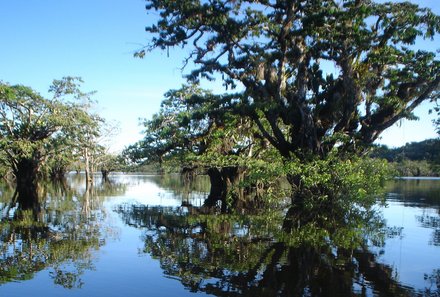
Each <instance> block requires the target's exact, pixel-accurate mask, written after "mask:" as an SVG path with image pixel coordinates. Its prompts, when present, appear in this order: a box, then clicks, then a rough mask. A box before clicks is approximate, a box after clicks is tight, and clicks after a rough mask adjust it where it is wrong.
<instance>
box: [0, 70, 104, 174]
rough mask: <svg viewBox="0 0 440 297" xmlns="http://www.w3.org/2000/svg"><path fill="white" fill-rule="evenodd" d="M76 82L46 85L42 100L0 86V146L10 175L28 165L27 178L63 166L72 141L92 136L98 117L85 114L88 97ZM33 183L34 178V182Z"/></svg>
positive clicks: (21, 88)
mask: <svg viewBox="0 0 440 297" xmlns="http://www.w3.org/2000/svg"><path fill="white" fill-rule="evenodd" d="M81 82H82V81H81V79H79V78H75V77H65V78H63V79H62V80H55V81H54V82H53V85H52V86H51V87H50V90H49V91H50V92H51V93H52V94H53V98H52V99H45V98H43V97H42V96H40V95H39V94H38V93H37V92H35V91H34V90H32V89H31V88H29V87H25V86H21V85H14V86H10V85H8V84H5V83H1V84H0V135H1V138H0V147H1V149H2V150H3V151H4V153H5V154H6V156H5V158H2V161H4V162H5V163H6V164H7V166H9V167H10V168H11V169H12V170H13V172H14V174H15V175H16V176H20V172H22V171H23V169H22V166H21V164H23V162H28V164H33V165H32V166H33V168H29V167H28V168H26V170H28V171H32V172H33V173H31V175H32V174H33V175H36V174H40V173H41V172H42V169H43V166H44V165H48V166H49V167H52V168H53V169H59V168H65V167H66V166H67V164H68V163H69V162H71V161H72V160H73V159H74V158H75V154H76V155H77V153H78V151H77V150H76V149H75V147H78V146H77V145H78V142H83V138H84V137H86V135H89V134H94V133H97V132H96V131H97V130H96V127H97V123H98V121H99V120H98V118H97V116H96V115H92V114H90V113H89V112H88V111H87V108H88V106H89V104H90V102H91V101H90V96H91V94H92V93H83V92H82V91H80V83H81ZM33 179H35V176H34V178H33Z"/></svg>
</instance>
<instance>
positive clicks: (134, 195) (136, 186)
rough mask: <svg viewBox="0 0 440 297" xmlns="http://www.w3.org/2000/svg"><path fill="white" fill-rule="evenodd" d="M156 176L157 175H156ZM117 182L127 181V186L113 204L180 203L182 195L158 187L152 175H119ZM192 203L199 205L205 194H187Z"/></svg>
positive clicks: (161, 204) (159, 204)
mask: <svg viewBox="0 0 440 297" xmlns="http://www.w3.org/2000/svg"><path fill="white" fill-rule="evenodd" d="M156 178H157V177H156ZM117 180H118V182H121V183H127V184H129V187H128V188H127V191H126V192H125V194H124V195H123V196H120V197H118V199H116V200H113V202H111V203H114V204H121V203H129V202H130V203H131V202H132V203H134V204H143V205H148V206H164V207H176V206H181V205H182V200H183V198H182V197H179V196H178V195H176V194H175V193H174V192H173V191H171V190H169V189H166V188H163V187H160V186H159V185H158V184H157V183H156V182H155V181H154V177H153V176H148V175H125V176H124V175H121V176H118V177H117ZM189 198H190V202H191V203H192V204H193V205H196V206H199V205H201V204H202V203H203V199H204V198H205V195H204V194H202V193H195V194H191V195H190V196H189Z"/></svg>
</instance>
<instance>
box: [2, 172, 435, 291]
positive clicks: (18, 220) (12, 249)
mask: <svg viewBox="0 0 440 297" xmlns="http://www.w3.org/2000/svg"><path fill="white" fill-rule="evenodd" d="M206 182H207V180H204V181H203V179H202V181H201V182H199V183H197V181H196V183H195V184H184V183H182V180H181V179H180V178H177V179H176V178H175V177H173V176H167V177H158V176H145V175H122V174H121V175H113V176H110V182H109V183H101V181H100V177H98V176H97V177H96V178H95V185H94V186H93V187H91V188H89V189H88V190H87V189H86V187H85V183H84V179H83V177H82V176H81V175H75V174H72V175H69V176H68V179H67V181H66V183H59V184H49V185H47V186H46V187H45V188H44V191H43V193H42V195H43V197H44V199H42V200H41V201H40V203H41V211H39V212H32V210H24V209H22V208H20V207H19V206H17V205H16V204H15V203H11V197H13V196H14V189H13V187H9V186H7V185H2V184H0V194H1V195H0V214H1V221H0V295H1V296H3V295H6V296H13V295H14V294H16V295H17V296H27V295H29V293H30V292H33V290H34V288H35V286H40V287H44V289H45V290H46V291H45V292H47V296H68V295H75V296H78V295H81V296H94V295H96V292H98V290H103V291H102V293H103V294H105V295H108V296H122V295H124V294H125V295H127V296H143V295H145V292H149V293H152V292H154V293H152V294H153V295H160V294H162V296H184V295H190V294H196V295H204V294H211V295H215V296H439V295H440V289H439V288H440V264H439V262H438V261H437V259H439V256H440V244H439V231H438V230H439V224H440V222H439V220H440V219H439V218H440V214H439V208H440V203H439V188H440V181H437V182H432V181H396V182H393V183H391V184H390V185H388V191H389V193H390V194H389V199H388V202H387V203H388V206H387V207H386V208H383V209H382V208H377V210H378V211H377V212H374V211H373V212H365V211H360V210H359V211H358V212H356V211H353V212H351V213H350V214H349V215H346V216H344V217H343V218H342V217H341V220H337V219H336V218H332V220H331V223H330V221H327V222H328V223H327V224H322V222H324V221H323V220H322V221H321V224H318V223H316V222H315V224H314V223H313V222H310V223H309V224H306V225H302V226H300V227H297V228H293V229H292V230H291V231H290V232H288V233H286V231H285V229H284V228H283V225H285V220H286V213H287V211H286V210H283V209H275V208H266V209H264V210H263V211H260V212H258V211H255V212H253V213H248V214H242V213H239V214H221V213H219V212H215V211H214V212H212V211H208V210H206V209H204V208H203V207H199V206H200V205H202V204H203V199H204V198H206V194H207V192H208V190H209V184H207V183H206ZM110 197H111V199H110ZM381 214H383V215H381ZM336 217H337V216H336ZM325 218H328V217H325ZM293 225H295V224H293ZM295 226H296V225H295ZM114 232H117V236H118V239H120V240H110V239H111V238H113V237H112V236H113V234H114ZM139 251H140V252H139ZM98 260H99V261H98ZM157 264H160V267H159V265H157ZM95 270H96V271H95ZM38 272H43V273H38ZM92 272H93V273H92ZM37 274H38V276H39V277H35V276H36V275H37ZM163 276H165V277H163ZM31 278H34V280H33V281H29V282H28V281H26V282H24V281H25V280H30V279H31ZM48 278H49V280H48ZM173 280H174V281H173ZM176 280H177V281H176ZM17 281H19V282H20V283H19V284H16V283H15V282H17ZM47 282H49V283H50V284H55V285H56V287H57V291H56V290H55V289H53V288H48V289H46V288H47V287H50V286H47ZM6 283H8V284H7V285H6ZM121 283H122V285H121ZM26 287H27V291H26V289H23V288H26ZM60 288H66V289H67V290H59V289H60ZM71 288H81V290H69V289H71ZM103 288H105V290H104V289H103ZM185 289H186V290H185ZM127 290H129V292H128V291H127ZM5 292H6V294H4V293H5ZM11 292H13V293H12V294H11ZM69 292H72V293H69ZM100 292H101V291H100ZM191 292H192V293H191ZM58 293H60V294H58ZM156 293H157V294H156Z"/></svg>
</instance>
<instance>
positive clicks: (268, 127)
mask: <svg viewBox="0 0 440 297" xmlns="http://www.w3.org/2000/svg"><path fill="white" fill-rule="evenodd" d="M146 8H147V10H148V11H155V12H157V13H158V18H157V22H156V23H153V24H151V25H150V26H148V27H147V28H146V31H147V32H149V33H150V34H151V36H152V39H151V42H150V44H149V45H148V46H147V47H146V48H145V49H143V50H140V51H139V52H138V53H137V55H138V56H141V57H142V56H143V55H144V54H145V53H146V52H147V51H148V50H153V49H156V48H159V49H162V50H163V49H168V48H170V47H175V46H176V47H187V48H189V49H190V50H191V51H190V53H189V55H188V57H187V59H186V60H185V63H186V64H193V65H194V69H193V70H192V71H191V72H190V74H189V75H188V78H189V79H191V80H198V79H200V78H201V77H202V78H207V79H216V78H219V77H221V78H222V79H223V82H224V84H225V85H226V86H227V87H238V88H242V90H243V92H242V93H241V94H240V96H237V98H235V100H236V102H238V101H239V102H240V103H241V105H242V111H241V112H242V113H244V114H246V115H247V116H249V117H251V118H252V119H253V121H254V122H255V124H256V125H257V126H258V127H259V129H260V132H261V134H262V135H263V136H264V137H265V138H266V139H267V140H268V141H269V142H270V143H271V144H272V146H273V147H275V148H276V149H277V150H278V151H279V153H280V154H281V155H282V156H283V157H284V158H285V161H286V163H289V162H292V161H295V162H302V163H304V162H305V163H314V162H319V161H320V160H321V161H322V160H324V161H325V162H327V160H329V158H330V157H331V158H333V159H334V160H335V162H338V160H342V159H346V158H347V155H350V157H348V158H351V156H353V153H355V154H361V153H363V152H364V150H365V148H366V147H367V146H368V145H370V144H371V143H373V142H374V141H375V140H376V139H377V138H378V137H379V135H380V134H381V133H382V132H383V131H384V130H385V129H387V128H388V127H390V126H392V125H393V124H394V123H396V122H397V121H398V120H400V119H403V118H407V119H412V118H414V116H413V111H414V109H415V108H416V107H417V106H418V105H420V104H421V103H422V102H424V101H429V100H437V98H438V96H439V92H438V91H439V83H440V75H439V70H440V62H439V60H438V59H437V57H436V54H435V53H433V52H428V51H424V50H418V49H416V47H415V44H416V42H418V41H420V40H422V39H432V38H434V36H435V35H436V34H437V33H438V32H439V31H440V18H439V17H438V16H436V15H435V14H433V13H432V12H431V11H430V10H429V9H426V8H419V7H418V6H417V5H415V4H411V3H409V2H402V3H393V2H387V3H375V2H374V1H371V0H343V1H334V0H316V1H300V0H288V1H274V0H269V1H267V0H259V1H244V0H233V1H232V0H231V1H227V0H223V1H219V0H212V1H199V0H182V1H168V0H150V1H147V5H146ZM347 153H350V154H347ZM325 162H324V165H325V166H327V165H328V166H327V168H329V166H330V167H331V164H326V163H325ZM325 170H327V169H325ZM327 173H328V172H327ZM330 174H333V173H331V172H330ZM287 176H288V178H289V181H290V183H291V185H292V186H293V188H294V190H295V193H297V194H298V193H299V195H295V196H296V197H297V198H298V197H302V196H304V195H302V194H303V193H304V192H310V191H309V190H310V189H311V188H312V192H314V193H315V194H318V195H323V196H326V195H328V194H331V193H328V192H327V191H326V189H325V188H326V187H325V186H324V187H323V186H322V185H319V183H315V184H314V185H312V187H310V185H307V182H306V181H307V180H306V179H307V176H306V175H305V174H304V171H295V170H293V171H291V172H288V173H287ZM305 185H307V187H305ZM299 200H300V201H301V200H302V198H301V199H299Z"/></svg>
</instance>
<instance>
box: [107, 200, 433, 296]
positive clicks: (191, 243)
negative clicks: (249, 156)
mask: <svg viewBox="0 0 440 297" xmlns="http://www.w3.org/2000/svg"><path fill="white" fill-rule="evenodd" d="M115 211H117V212H118V213H119V214H120V216H121V217H122V218H123V220H124V221H125V222H126V223H127V224H128V225H131V226H134V227H137V228H145V229H146V231H145V233H144V241H145V248H144V252H145V253H148V254H150V255H151V256H152V257H153V258H155V259H158V260H159V261H160V265H161V267H162V269H163V270H164V273H165V275H166V276H167V277H170V278H176V279H178V280H180V282H181V283H182V284H183V285H184V286H185V287H186V288H187V289H189V290H190V291H192V292H205V293H209V294H213V295H216V296H372V295H375V296H414V295H426V296H437V295H435V294H438V293H439V292H438V290H437V291H435V290H436V288H438V287H439V286H438V279H439V278H438V271H437V272H434V273H433V274H429V275H428V274H427V275H426V276H425V278H426V280H427V281H429V282H430V283H432V284H434V285H432V286H431V289H430V288H426V290H425V291H417V290H415V289H413V288H409V287H405V286H403V285H401V284H399V283H398V282H397V281H396V280H395V279H394V272H393V269H392V267H389V266H387V265H384V264H380V263H378V261H377V257H378V256H377V255H376V254H374V253H373V252H371V251H369V249H368V248H367V246H368V247H371V246H376V247H381V246H383V244H384V240H385V239H386V238H387V237H392V236H401V230H400V229H396V228H386V227H385V224H384V222H383V219H382V218H381V217H380V216H377V215H376V214H375V213H373V212H369V213H367V212H365V213H364V215H363V217H359V219H358V220H354V221H352V222H351V223H350V224H348V223H340V224H339V225H334V224H335V223H336V222H333V223H332V224H331V226H328V228H323V227H318V226H316V225H313V224H309V225H307V226H304V227H301V228H298V229H295V230H292V231H290V232H286V231H284V230H283V227H282V226H283V221H284V213H282V212H278V211H266V212H264V213H260V214H253V215H249V214H248V215H236V214H230V215H224V214H216V215H212V214H208V215H205V214H202V213H200V209H196V208H192V207H189V208H188V207H180V208H160V207H147V206H139V205H137V206H134V205H123V206H119V207H118V208H117V209H115ZM436 282H437V287H436V285H435V283H436ZM433 294H434V295H433Z"/></svg>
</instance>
